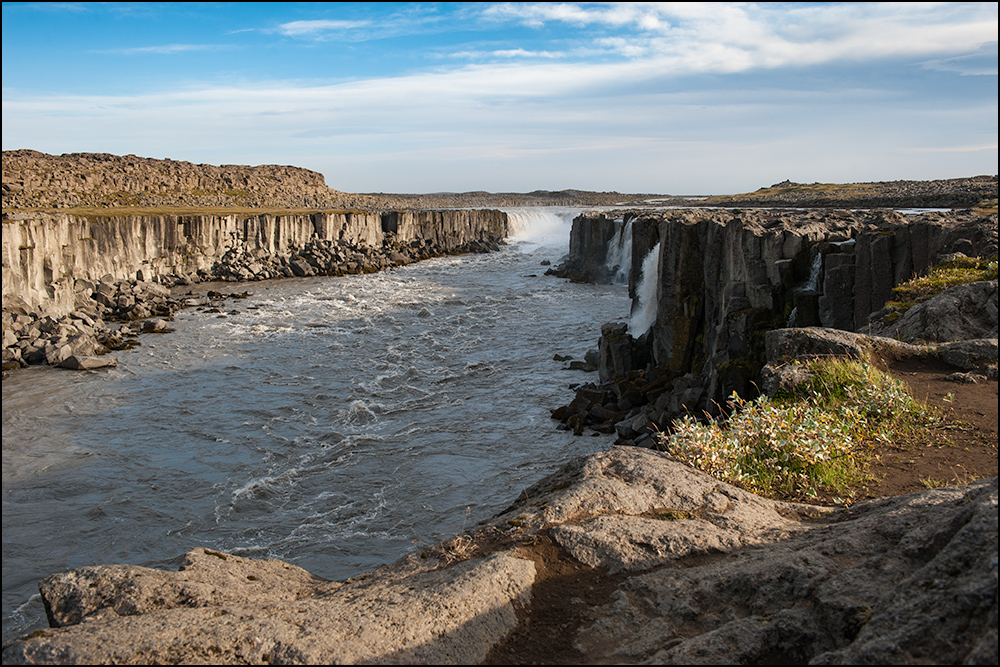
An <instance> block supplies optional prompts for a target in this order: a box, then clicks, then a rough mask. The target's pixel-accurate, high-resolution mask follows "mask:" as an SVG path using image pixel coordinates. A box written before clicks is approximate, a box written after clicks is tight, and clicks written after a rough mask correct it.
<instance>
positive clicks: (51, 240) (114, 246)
mask: <svg viewBox="0 0 1000 667" xmlns="http://www.w3.org/2000/svg"><path fill="white" fill-rule="evenodd" d="M506 236H507V218H506V215H505V214H504V213H501V212H499V211H488V210H487V211H469V210H457V211H397V212H370V211H369V212H366V211H361V212H319V213H313V214H311V215H272V214H260V215H235V214H230V215H128V216H74V215H66V214H53V213H14V214H11V215H10V216H8V217H5V219H4V220H3V298H4V303H5V304H7V302H8V299H9V298H20V299H21V300H23V301H24V302H26V303H27V304H28V305H29V306H31V307H40V308H43V309H45V310H47V311H48V312H54V313H66V312H69V311H71V310H72V309H73V308H74V305H75V298H76V294H77V293H78V292H79V291H80V289H79V288H80V287H81V285H82V286H83V287H84V289H87V288H92V287H93V283H96V282H98V281H100V280H106V279H108V278H109V277H110V280H113V281H119V280H135V279H138V280H145V281H150V280H157V281H159V282H176V281H177V280H178V279H184V278H188V277H196V276H198V274H201V279H209V278H217V279H225V278H227V277H228V276H227V275H224V274H221V275H220V273H219V272H218V271H216V270H215V269H216V268H217V267H218V264H219V262H220V260H222V259H223V258H224V257H226V256H227V254H228V255H229V257H230V258H232V257H233V256H245V257H247V258H249V259H251V260H253V261H256V262H258V263H259V262H261V261H263V260H265V259H270V260H274V259H276V258H284V259H288V258H291V257H293V256H294V255H295V254H296V253H297V252H298V251H300V250H302V249H304V248H306V247H307V246H308V245H309V244H310V243H316V242H320V243H321V244H325V245H326V246H327V247H332V246H334V245H336V246H340V245H343V246H344V247H350V248H352V249H358V248H364V249H366V250H367V251H369V252H370V253H371V252H375V251H381V250H383V249H385V250H386V251H397V252H398V249H401V248H410V247H413V245H414V244H416V245H417V246H419V247H427V248H429V249H431V250H433V253H434V254H444V253H455V252H463V251H469V250H475V249H478V248H480V247H481V248H482V249H486V248H487V247H491V246H495V245H496V244H499V243H500V242H502V241H503V239H504V238H505V237H506ZM406 259H407V258H406V257H403V256H400V257H399V260H400V261H398V262H396V263H402V262H403V261H405V260H406ZM410 261H412V258H410ZM286 263H287V262H286ZM359 268H360V267H359ZM377 268H384V267H377ZM290 271H294V267H293V268H292V269H290ZM316 272H317V271H313V273H314V274H315V273H316ZM345 272H346V271H345ZM256 273H257V272H248V273H246V275H244V276H235V277H236V278H243V279H253V278H254V277H255V274H256ZM279 275H281V274H279ZM287 275H292V273H287ZM268 277H272V276H268Z"/></svg>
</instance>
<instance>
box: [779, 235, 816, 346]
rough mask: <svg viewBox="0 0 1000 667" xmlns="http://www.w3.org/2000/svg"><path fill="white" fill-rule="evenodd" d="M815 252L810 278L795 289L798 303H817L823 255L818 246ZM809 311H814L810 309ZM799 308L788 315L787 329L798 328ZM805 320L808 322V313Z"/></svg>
mask: <svg viewBox="0 0 1000 667" xmlns="http://www.w3.org/2000/svg"><path fill="white" fill-rule="evenodd" d="M813 252H815V253H816V255H815V256H814V257H813V260H812V264H810V265H809V277H808V278H806V281H805V282H804V283H802V285H800V286H799V287H797V288H795V292H796V297H797V298H796V302H802V303H806V301H807V300H809V301H813V302H814V301H815V298H814V297H815V296H816V295H817V294H819V291H820V290H819V279H820V276H821V275H822V272H823V253H822V252H820V250H819V247H818V246H814V247H813ZM807 297H813V299H807ZM808 310H814V309H813V308H810V309H808ZM798 320H799V306H798V303H796V306H795V307H794V308H792V312H791V313H789V315H788V321H787V322H786V323H785V326H787V327H796V326H798V325H799V323H798ZM805 320H806V321H808V320H809V317H808V313H807V314H806V317H805Z"/></svg>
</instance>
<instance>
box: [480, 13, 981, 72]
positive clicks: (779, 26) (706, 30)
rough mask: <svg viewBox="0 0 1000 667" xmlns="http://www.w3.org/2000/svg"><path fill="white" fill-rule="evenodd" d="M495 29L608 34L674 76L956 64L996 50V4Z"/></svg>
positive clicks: (568, 18) (630, 18)
mask: <svg viewBox="0 0 1000 667" xmlns="http://www.w3.org/2000/svg"><path fill="white" fill-rule="evenodd" d="M483 16H484V17H485V18H487V19H491V20H514V21H519V22H521V23H524V24H525V25H528V26H533V27H540V26H542V25H545V24H546V23H563V24H569V25H572V26H581V27H588V28H593V29H595V30H597V29H604V30H606V31H607V32H606V34H605V35H603V36H597V37H596V43H597V44H599V45H601V46H603V47H604V48H606V49H607V50H608V51H609V52H613V53H617V54H619V55H622V56H625V57H627V58H643V57H654V56H655V57H657V58H658V59H660V60H661V63H662V64H663V65H666V66H669V67H672V68H674V71H677V72H678V73H689V72H713V71H717V72H736V71H745V70H749V69H754V68H776V67H788V66H792V67H794V66H802V65H814V64H822V63H832V62H844V61H848V62H859V61H864V60H873V59H881V58H895V57H928V56H961V55H962V54H965V53H968V52H969V51H970V50H972V49H975V48H976V47H977V46H979V45H980V44H984V43H990V42H995V41H996V35H997V30H998V22H997V6H996V3H977V4H972V5H969V4H964V3H906V4H897V3H888V4H883V3H846V4H844V3H834V4H822V5H802V6H799V5H796V4H792V5H791V6H789V5H788V4H785V3H781V4H769V3H697V2H691V3H623V4H617V3H587V4H568V3H541V4H538V3H504V4H499V5H492V6H490V7H489V8H487V9H486V10H484V11H483Z"/></svg>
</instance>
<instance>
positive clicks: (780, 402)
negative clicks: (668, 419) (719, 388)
mask: <svg viewBox="0 0 1000 667" xmlns="http://www.w3.org/2000/svg"><path fill="white" fill-rule="evenodd" d="M807 367H808V369H809V370H810V372H811V373H812V380H811V381H810V382H809V383H807V384H805V385H803V386H801V387H800V388H799V389H797V390H796V392H795V393H794V394H786V395H779V396H777V397H775V398H774V399H769V398H767V397H765V396H761V397H760V398H757V399H755V400H746V399H743V398H740V397H739V396H737V395H736V394H735V393H734V394H733V396H732V397H731V399H730V401H729V407H730V409H731V410H732V414H731V415H730V417H729V418H728V419H727V420H726V421H725V422H723V423H717V422H714V421H712V422H709V423H707V424H703V423H700V422H698V421H697V420H695V419H694V418H693V417H690V416H688V417H685V418H682V419H681V420H679V421H677V422H675V423H674V429H673V431H672V432H671V433H670V434H666V433H661V434H659V435H658V439H659V445H660V448H661V449H662V450H664V451H666V452H668V453H669V454H670V455H671V456H674V457H676V458H679V459H681V460H682V461H685V462H686V463H688V464H689V465H691V466H693V467H695V468H698V469H699V470H703V471H704V472H707V473H709V474H711V475H714V476H715V477H718V478H719V479H722V480H724V481H727V482H730V483H733V484H736V485H738V486H741V487H743V488H745V489H748V490H750V491H753V492H754V493H757V494H760V495H763V496H768V497H772V498H783V499H804V498H810V497H816V496H817V495H819V494H820V493H827V494H829V493H834V494H836V495H837V496H839V497H842V498H850V497H851V496H852V494H853V492H852V489H853V488H854V487H855V486H856V485H857V484H858V483H859V482H861V481H862V480H864V479H865V476H866V467H867V464H868V462H869V461H870V459H871V457H872V456H873V455H874V454H875V452H876V450H877V447H878V446H879V445H880V444H882V443H888V442H892V440H893V438H895V437H897V436H899V435H901V434H903V433H904V432H906V431H908V430H911V429H914V428H922V427H926V426H929V425H931V424H933V423H935V422H936V421H937V419H938V418H937V416H936V415H935V413H933V412H932V411H931V410H930V409H929V408H927V407H926V406H924V405H922V404H921V403H919V402H918V401H916V400H915V399H914V398H913V397H912V396H911V395H910V394H909V392H908V391H907V390H906V388H905V387H904V385H903V384H902V383H900V382H899V381H897V380H894V379H893V378H891V377H889V376H888V375H886V374H884V373H882V372H881V371H879V370H878V369H876V368H874V367H873V366H870V365H868V364H864V363H861V362H858V361H854V360H845V359H826V360H815V361H812V362H809V364H808V366H807Z"/></svg>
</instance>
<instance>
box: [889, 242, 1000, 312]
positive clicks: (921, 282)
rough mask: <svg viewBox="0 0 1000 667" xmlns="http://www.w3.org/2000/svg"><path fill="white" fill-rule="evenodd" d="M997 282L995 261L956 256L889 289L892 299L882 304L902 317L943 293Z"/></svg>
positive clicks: (991, 258)
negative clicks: (958, 287)
mask: <svg viewBox="0 0 1000 667" xmlns="http://www.w3.org/2000/svg"><path fill="white" fill-rule="evenodd" d="M996 279H997V258H996V256H995V255H994V256H993V257H989V258H981V257H958V258H956V259H949V260H945V261H943V262H941V263H939V264H936V265H935V266H933V267H931V270H930V271H928V272H927V275H926V276H920V277H918V278H913V279H911V280H909V281H907V282H905V283H902V284H901V285H898V286H897V287H894V288H893V290H892V295H893V298H892V300H890V301H888V302H887V303H886V304H885V305H887V306H892V307H894V308H896V309H897V311H898V312H897V315H898V316H900V317H901V316H902V314H903V313H904V312H906V310H908V309H909V308H912V307H913V306H915V305H917V304H918V303H922V302H924V301H927V300H928V299H930V298H931V297H935V296H937V295H938V294H941V293H942V292H944V291H945V290H948V289H950V288H952V287H957V286H958V285H964V284H966V283H974V282H978V281H980V280H996Z"/></svg>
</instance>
